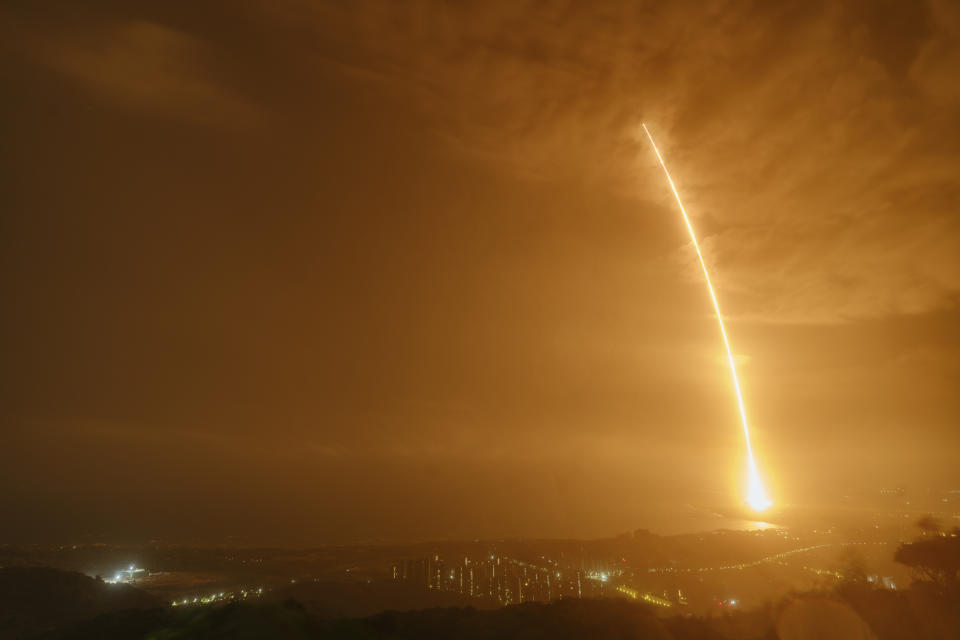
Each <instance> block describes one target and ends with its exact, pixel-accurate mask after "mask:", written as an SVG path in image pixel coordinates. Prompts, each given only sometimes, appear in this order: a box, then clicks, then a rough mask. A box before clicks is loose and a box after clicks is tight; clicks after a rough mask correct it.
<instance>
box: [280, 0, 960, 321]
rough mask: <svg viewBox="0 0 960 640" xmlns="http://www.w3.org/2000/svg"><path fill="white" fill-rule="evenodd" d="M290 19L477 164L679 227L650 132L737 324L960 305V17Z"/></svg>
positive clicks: (753, 14)
mask: <svg viewBox="0 0 960 640" xmlns="http://www.w3.org/2000/svg"><path fill="white" fill-rule="evenodd" d="M268 11H270V12H271V15H272V16H273V17H274V18H276V17H277V10H275V9H273V8H271V9H269V10H268ZM284 11H286V12H290V11H292V10H291V9H290V8H289V7H286V8H285V9H284ZM293 15H296V20H298V21H304V22H306V23H308V24H311V25H313V29H314V30H315V31H314V33H315V34H318V35H317V36H316V39H317V40H318V41H321V42H323V43H324V44H323V47H322V48H318V49H317V50H316V51H315V54H316V55H319V56H321V57H327V58H333V59H337V60H338V61H340V62H342V63H344V64H349V65H350V66H352V67H356V68H366V69H370V70H374V71H375V72H376V77H377V78H378V82H380V83H381V84H382V85H383V86H384V87H387V88H388V89H391V90H393V91H395V92H400V93H402V94H403V95H405V96H407V97H409V98H411V99H412V100H413V101H415V102H416V103H417V105H418V108H419V110H420V111H421V112H422V113H424V114H425V115H426V116H427V118H428V120H429V121H431V122H433V123H434V126H435V127H436V128H437V129H438V131H439V132H441V134H442V135H444V136H446V137H447V138H448V140H450V141H451V143H452V144H454V145H456V146H457V147H459V148H460V149H462V150H464V151H466V152H468V153H473V154H477V155H479V156H482V157H489V158H490V159H491V161H492V162H496V163H498V164H499V165H501V166H502V165H507V166H511V167H513V170H514V171H516V172H517V173H519V174H521V175H524V176H527V177H529V178H534V179H548V180H551V179H552V180H556V179H563V180H569V179H573V180H580V181H584V182H587V183H593V184H595V185H596V187H597V188H598V189H609V190H615V191H618V192H620V193H625V194H629V195H630V196H631V197H633V198H636V199H637V201H638V205H640V206H638V209H637V215H638V216H643V215H672V212H671V211H669V209H670V208H672V206H673V205H672V202H671V200H670V199H669V194H668V193H667V191H666V190H665V188H664V185H663V184H662V178H661V177H660V175H659V173H658V171H657V170H656V167H655V165H654V164H653V162H652V160H651V158H650V157H649V156H650V154H649V150H648V149H647V148H646V146H645V145H644V144H643V143H642V141H640V142H638V140H637V137H636V128H637V127H638V125H639V122H640V121H641V119H646V120H647V121H648V122H649V123H651V126H652V127H653V129H654V131H655V132H656V134H657V136H658V138H659V140H660V143H661V145H662V146H663V148H664V151H665V154H666V156H667V159H668V161H669V162H670V163H671V165H672V167H673V170H674V172H675V174H676V177H677V181H678V183H679V187H680V189H681V191H682V193H683V195H684V197H685V198H686V200H687V203H688V205H689V209H690V211H691V213H692V214H693V215H694V217H695V218H696V223H697V225H698V227H699V228H700V231H701V233H702V234H703V235H704V236H705V238H704V240H705V242H704V244H705V246H706V247H707V250H708V256H709V258H710V260H711V262H712V263H713V265H714V268H715V269H716V271H717V278H716V279H717V281H718V283H719V284H720V286H721V289H723V290H724V293H723V297H724V299H725V303H726V305H725V306H726V307H727V310H728V311H729V312H730V313H731V315H733V316H735V317H738V318H741V319H749V320H752V321H762V322H799V323H806V322H814V323H822V322H827V323H830V322H848V321H851V320H857V319H861V318H875V317H884V316H887V315H890V314H894V315H895V314H913V313H924V312H928V311H932V310H935V309H938V308H943V307H945V306H949V305H951V304H953V303H954V301H955V300H956V298H957V296H958V294H960V241H958V238H960V219H958V217H957V216H956V214H955V206H956V195H957V188H956V186H955V179H954V176H955V175H956V174H957V173H958V172H960V153H957V151H956V149H957V142H958V140H957V133H956V132H955V128H951V127H947V126H945V125H946V124H947V123H950V122H955V121H956V117H957V116H958V115H960V113H958V104H960V103H958V101H957V100H956V87H955V84H956V83H955V82H953V81H952V80H951V79H952V77H953V75H955V74H953V73H952V69H953V68H954V67H955V64H953V62H954V61H955V60H956V59H958V56H960V46H958V45H957V42H958V40H957V39H956V38H955V37H952V35H951V34H953V33H954V32H955V30H956V24H957V20H956V16H955V12H954V11H952V9H950V7H949V6H948V5H947V3H937V4H935V5H931V6H927V5H921V4H917V5H911V6H910V7H899V8H895V10H894V8H891V9H890V11H887V12H876V11H874V7H873V6H872V4H871V3H849V4H845V5H836V4H834V3H826V2H824V3H778V4H777V5H776V7H774V6H768V5H765V4H755V5H751V4H750V3H730V2H724V1H721V0H717V1H715V2H710V3H706V4H704V3H670V4H669V5H657V6H653V5H651V6H645V5H641V4H638V3H634V2H623V3H612V4H604V5H603V6H602V7H596V6H592V5H589V6H588V5H585V4H583V3H576V2H571V3H553V4H548V5H543V4H542V3H506V4H497V3H479V4H466V5H455V6H447V5H443V6H439V5H437V4H436V3H433V2H421V3H418V4H416V5H414V6H413V7H408V6H406V5H404V6H403V7H402V8H401V7H398V6H395V5H391V4H389V3H386V4H364V5H363V8H362V10H359V9H357V8H356V7H353V6H352V5H348V6H345V5H325V4H321V5H317V4H314V3H305V4H304V5H303V6H301V8H300V10H299V11H293V13H292V14H291V13H287V14H285V15H283V16H282V17H283V18H284V19H287V20H290V19H293V18H292V16H293ZM643 205H646V206H643ZM652 206H655V207H658V208H661V209H667V210H666V211H658V210H656V209H654V208H652ZM677 251H678V252H681V253H683V252H688V248H687V247H686V246H683V247H680V248H678V249H677ZM690 273H691V277H696V276H695V273H694V271H693V270H691V272H690Z"/></svg>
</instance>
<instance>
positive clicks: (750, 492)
mask: <svg viewBox="0 0 960 640" xmlns="http://www.w3.org/2000/svg"><path fill="white" fill-rule="evenodd" d="M641 126H642V127H643V131H644V133H646V134H647V138H648V139H649V140H650V146H652V147H653V152H654V153H655V154H657V160H658V161H659V162H660V166H661V167H662V168H663V174H664V175H665V176H666V177H667V182H668V183H669V184H670V190H671V191H673V197H674V198H676V200H677V206H678V207H679V208H680V213H681V215H683V222H684V223H685V224H686V225H687V231H689V232H690V240H691V241H692V242H693V248H694V250H695V251H696V252H697V258H698V259H699V260H700V268H701V269H702V270H703V279H704V280H705V281H706V283H707V290H708V291H709V292H710V300H712V301H713V310H714V312H715V313H716V316H717V325H719V327H720V335H721V337H722V338H723V346H724V348H725V349H726V352H727V363H728V364H729V365H730V379H731V380H732V381H733V390H734V391H735V392H736V395H737V408H738V409H739V410H740V422H741V423H742V424H743V438H744V442H745V443H746V448H747V495H746V502H747V504H748V505H750V507H751V508H752V509H754V510H755V511H763V510H765V509H767V508H768V507H769V506H770V505H771V504H773V503H772V502H771V501H770V499H769V498H768V497H767V492H766V490H765V489H764V487H763V483H762V482H761V481H760V474H759V473H758V472H757V464H756V462H755V461H754V458H753V447H752V446H751V443H750V427H749V425H748V423H747V410H746V408H745V406H744V404H743V392H742V391H741V390H740V379H739V378H738V377H737V365H736V362H735V360H734V358H733V350H732V349H731V348H730V339H729V338H728V337H727V329H726V327H725V326H724V324H723V315H722V314H721V313H720V303H719V302H718V301H717V294H716V292H715V291H714V290H713V283H712V282H711V281H710V273H709V272H708V271H707V263H706V261H704V259H703V254H702V253H701V252H700V244H699V243H698V242H697V234H696V233H694V231H693V225H692V224H690V218H689V216H687V210H686V209H685V208H684V206H683V201H682V200H680V194H679V193H678V192H677V187H676V186H675V185H674V184H673V178H671V177H670V172H669V171H668V170H667V165H666V163H665V162H664V161H663V156H661V155H660V150H659V149H657V144H656V143H655V142H654V141H653V136H652V135H650V130H649V129H647V125H646V124H645V123H642V124H641Z"/></svg>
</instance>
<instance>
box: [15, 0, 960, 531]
mask: <svg viewBox="0 0 960 640" xmlns="http://www.w3.org/2000/svg"><path fill="white" fill-rule="evenodd" d="M958 77H960V5H957V3H955V2H950V1H948V0H930V1H928V2H899V1H884V2H881V1H876V0H864V1H863V2H843V3H837V2H827V1H813V2H800V1H798V2H761V1H757V2H753V3H751V2H732V1H730V2H723V1H715V2H669V3H654V2H649V3H642V2H632V1H626V0H624V1H622V2H609V3H596V6H594V3H585V2H577V1H570V2H562V3H548V2H512V1H511V2H475V3H466V2H464V3H461V2H440V1H436V2H432V1H425V2H409V3H407V2H404V3H396V2H322V1H320V0H232V1H230V2H169V1H160V0H157V1H139V2H129V1H128V0H122V1H121V0H116V1H113V2H110V1H99V0H92V1H88V2H82V3H81V2H76V1H73V0H70V1H55V2H35V1H27V0H14V1H8V2H5V3H4V5H3V7H0V81H2V85H0V87H2V89H0V91H2V95H0V172H2V173H0V175H2V177H0V300H2V313H0V542H16V541H37V542H41V541H64V542H65V541H71V540H80V539H85V540H147V539H151V538H162V539H168V540H176V541H191V540H200V541H208V542H209V541H214V542H216V541H221V542H222V541H226V540H232V541H237V542H238V543H239V542H244V543H246V542H257V543H269V544H319V543H325V542H348V541H357V540H371V539H379V540H414V539H426V538H449V537H459V538H471V539H472V538H475V537H490V536H547V537H564V536H599V535H610V534H615V533H617V532H620V531H626V530H629V529H633V528H637V527H641V526H648V527H649V528H652V529H654V530H657V527H658V524H657V523H658V522H659V521H654V520H652V518H653V516H651V515H650V514H652V513H654V512H656V513H660V512H661V511H662V510H663V509H667V510H669V509H671V508H675V507H676V506H677V505H688V504H693V505H709V506H711V507H712V506H716V505H721V506H722V505H735V504H736V503H737V502H738V501H739V498H738V495H739V493H740V490H741V489H740V485H741V480H742V478H741V471H742V468H743V454H742V448H743V447H742V435H741V431H740V427H739V422H738V416H737V413H736V405H735V400H734V396H733V394H732V391H731V387H730V382H729V377H728V371H727V369H726V368H725V362H724V355H723V347H722V343H721V342H720V336H719V333H718V331H717V328H716V324H715V322H714V320H713V318H712V308H711V306H710V300H709V297H708V295H707V292H706V290H705V288H704V286H703V282H702V276H701V274H700V273H699V265H698V264H697V263H696V255H695V254H694V253H693V250H692V247H691V245H690V243H689V239H688V237H687V235H686V229H685V228H684V226H683V222H682V219H681V218H680V216H679V212H678V210H677V209H676V205H675V203H674V201H673V199H672V194H671V193H670V191H669V188H668V187H667V185H666V183H665V181H664V178H663V174H662V173H661V171H660V168H659V166H658V165H657V162H656V157H655V156H654V155H653V153H652V151H651V149H650V147H649V144H648V143H647V142H646V140H645V138H644V137H642V136H643V134H642V130H641V129H640V123H641V122H646V123H647V125H648V126H649V127H650V129H651V132H652V133H653V135H654V136H656V138H657V143H658V145H659V146H660V148H661V150H662V151H663V153H664V155H665V159H666V161H667V162H668V163H669V164H670V169H671V172H672V173H673V175H674V179H675V180H676V182H677V187H678V189H679V190H680V193H681V194H682V195H683V197H684V199H685V204H686V206H687V209H688V210H689V212H690V214H691V217H692V219H693V223H694V225H695V226H696V228H697V231H698V232H699V234H700V236H701V241H702V246H703V249H704V253H705V256H706V258H707V260H708V262H709V264H710V265H711V267H712V269H713V277H714V281H715V284H716V285H717V287H718V294H719V296H720V303H721V305H722V307H723V309H724V312H725V313H726V315H727V317H728V330H729V332H730V337H731V340H732V341H733V345H734V349H735V352H736V353H737V357H738V361H739V363H740V367H741V371H740V373H741V380H742V382H743V385H744V392H745V396H746V403H747V409H748V412H749V414H750V417H751V420H752V423H753V429H754V438H755V447H756V450H757V452H758V456H759V463H760V466H761V469H762V472H763V473H764V476H765V477H766V478H767V479H768V481H769V484H770V489H771V494H772V497H773V498H774V500H776V501H777V502H778V503H779V504H783V505H786V504H821V503H826V502H829V501H831V500H834V499H836V498H837V497H838V496H839V495H841V494H846V493H850V492H857V491H862V492H868V491H876V490H878V489H879V488H880V487H883V486H906V487H911V488H920V487H925V486H938V487H948V485H954V484H955V485H960V392H958V390H960V305H958V300H960V214H958V211H960V181H958V180H957V176H960V127H958V125H957V123H958V122H960V81H958Z"/></svg>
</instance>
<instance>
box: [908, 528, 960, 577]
mask: <svg viewBox="0 0 960 640" xmlns="http://www.w3.org/2000/svg"><path fill="white" fill-rule="evenodd" d="M893 559H894V560H896V561H897V562H899V563H900V564H904V565H906V566H908V567H910V568H911V569H912V570H913V572H914V575H915V576H916V577H917V578H918V579H920V580H922V581H925V582H928V583H930V584H932V585H935V586H936V587H937V588H938V589H939V590H941V591H949V592H951V593H957V592H958V591H960V590H958V586H960V530H958V529H954V530H953V531H952V532H951V533H950V534H948V535H944V536H937V537H933V538H927V539H923V538H920V539H917V540H915V541H914V542H907V543H904V544H902V545H900V548H898V549H897V552H896V554H895V555H894V557H893Z"/></svg>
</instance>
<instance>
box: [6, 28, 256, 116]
mask: <svg viewBox="0 0 960 640" xmlns="http://www.w3.org/2000/svg"><path fill="white" fill-rule="evenodd" d="M21 42H22V45H21V46H22V47H23V48H24V49H25V50H26V53H27V55H28V56H30V57H31V58H33V59H34V60H35V61H36V62H39V63H40V64H42V65H44V66H46V67H48V68H50V69H53V70H54V71H56V72H58V73H61V74H63V75H65V76H67V77H69V78H70V79H72V80H73V81H75V82H77V83H78V84H80V85H82V86H83V87H84V88H86V89H87V90H89V91H90V92H91V93H93V94H95V95H97V96H99V97H100V98H102V99H104V100H108V101H110V102H114V103H119V104H122V105H125V106H127V107H129V108H133V109H137V110H142V111H147V112H151V113H158V114H163V115H167V116H171V117H175V118H177V119H183V120H188V121H194V122H201V123H205V124H215V125H218V126H228V127H236V126H249V125H250V124H252V123H253V122H255V121H256V119H257V118H258V117H259V114H258V109H257V108H256V107H255V106H254V105H253V104H252V103H251V102H250V101H248V100H247V99H245V98H243V97H242V96H240V95H238V94H237V93H235V92H233V91H232V90H231V89H230V88H229V87H227V86H226V85H225V83H224V82H222V81H221V80H220V79H219V78H218V77H217V75H218V74H217V68H216V67H217V52H216V50H215V49H214V48H213V47H212V46H210V45H208V44H207V43H205V42H204V41H203V40H201V39H199V38H196V37H193V36H191V35H189V34H187V33H184V32H182V31H179V30H177V29H173V28H170V27H167V26H164V25H162V24H159V23H157V22H153V21H149V20H127V21H122V22H118V23H112V22H111V23H106V24H101V25H99V26H98V27H96V28H93V29H89V30H77V31H71V30H61V31H58V32H52V31H42V32H34V33H31V34H29V35H28V36H27V37H23V36H21Z"/></svg>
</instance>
